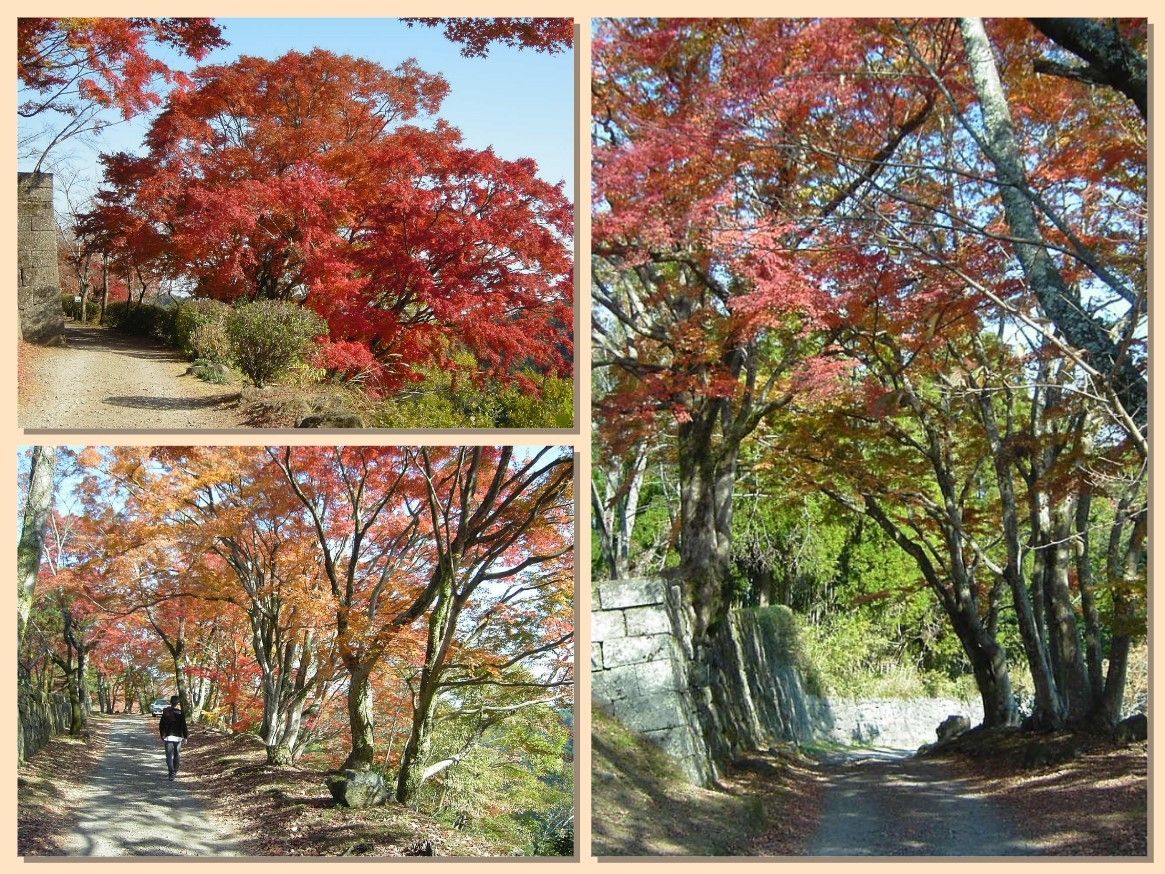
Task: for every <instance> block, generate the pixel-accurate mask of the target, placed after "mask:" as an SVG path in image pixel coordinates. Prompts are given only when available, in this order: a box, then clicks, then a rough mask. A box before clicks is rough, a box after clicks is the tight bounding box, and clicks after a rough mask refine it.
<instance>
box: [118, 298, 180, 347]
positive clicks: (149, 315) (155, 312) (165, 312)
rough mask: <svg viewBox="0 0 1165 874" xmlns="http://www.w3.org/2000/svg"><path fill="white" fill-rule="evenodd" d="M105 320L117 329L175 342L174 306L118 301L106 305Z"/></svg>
mask: <svg viewBox="0 0 1165 874" xmlns="http://www.w3.org/2000/svg"><path fill="white" fill-rule="evenodd" d="M105 322H106V324H108V325H109V326H110V327H111V328H113V329H114V330H117V331H123V332H124V333H126V334H136V335H137V336H139V337H154V338H155V339H158V340H164V341H166V342H168V343H169V342H173V337H174V308H173V307H160V306H154V305H153V304H149V303H142V304H135V303H130V302H128V301H116V302H114V303H111V304H109V305H108V306H106V307H105Z"/></svg>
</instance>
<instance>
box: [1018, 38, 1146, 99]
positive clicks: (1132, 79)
mask: <svg viewBox="0 0 1165 874" xmlns="http://www.w3.org/2000/svg"><path fill="white" fill-rule="evenodd" d="M1030 21H1031V23H1032V24H1033V25H1035V27H1036V29H1037V30H1039V31H1040V33H1042V34H1043V35H1044V36H1046V37H1047V38H1048V39H1050V40H1052V42H1054V43H1056V44H1057V45H1059V46H1061V47H1063V48H1065V49H1067V50H1068V51H1070V52H1072V54H1074V55H1076V56H1077V57H1078V58H1081V59H1082V60H1084V61H1086V62H1087V65H1086V66H1084V67H1070V68H1067V70H1065V71H1063V72H1061V73H1058V75H1065V74H1070V75H1071V78H1075V79H1079V80H1080V81H1084V82H1089V83H1094V84H1098V85H1107V86H1108V87H1110V88H1114V89H1116V90H1117V91H1119V92H1120V93H1121V94H1124V95H1125V96H1126V97H1128V98H1129V100H1131V101H1133V103H1135V104H1136V105H1137V109H1138V111H1140V113H1141V118H1145V119H1147V118H1148V117H1149V64H1148V61H1147V60H1146V59H1145V58H1144V57H1143V56H1141V55H1140V54H1139V53H1138V52H1137V51H1136V50H1135V49H1134V48H1133V47H1132V46H1131V45H1129V43H1128V40H1126V39H1125V38H1124V37H1123V36H1122V35H1121V33H1120V31H1119V30H1117V28H1116V25H1115V23H1111V24H1106V23H1103V22H1101V21H1094V20H1091V19H1087V18H1032V19H1030ZM1049 72H1051V71H1049Z"/></svg>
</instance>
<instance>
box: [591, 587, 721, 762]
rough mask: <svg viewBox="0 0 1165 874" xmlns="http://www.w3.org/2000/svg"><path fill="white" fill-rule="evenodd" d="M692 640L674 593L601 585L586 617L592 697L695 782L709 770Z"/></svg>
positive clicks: (664, 589) (671, 589)
mask: <svg viewBox="0 0 1165 874" xmlns="http://www.w3.org/2000/svg"><path fill="white" fill-rule="evenodd" d="M690 639H691V634H690V633H689V631H688V627H687V617H686V615H685V612H684V610H683V609H682V606H681V601H680V593H679V590H678V588H677V587H674V586H668V585H666V584H665V583H664V581H663V580H659V579H638V580H604V581H601V582H599V583H598V584H597V589H596V591H595V593H594V597H593V603H592V612H591V697H592V699H593V700H594V702H595V704H596V705H597V706H600V707H603V708H604V709H605V710H607V711H608V712H609V713H611V715H612V716H614V717H616V718H617V719H618V720H619V721H620V722H622V723H623V724H625V725H626V726H627V727H628V728H631V729H632V730H634V731H636V732H638V733H639V734H642V735H643V736H645V737H647V738H649V739H651V740H652V741H654V742H655V743H657V744H659V745H660V746H661V747H663V749H664V750H666V751H667V752H668V754H669V755H671V757H672V758H673V759H675V760H676V761H677V762H678V763H679V765H680V767H681V768H683V770H684V773H685V774H687V775H688V777H689V779H691V780H692V782H693V783H699V784H706V783H708V782H710V781H711V780H712V779H713V778H714V776H715V772H714V769H713V767H712V763H711V759H710V756H709V753H708V748H707V747H706V746H705V744H704V740H703V737H702V735H701V732H700V730H699V727H698V726H699V722H698V720H697V718H696V711H695V706H694V704H693V701H692V696H691V691H690V685H691V684H690V677H689V673H688V666H689V664H690V663H691V651H690V649H689V650H688V651H685V646H690V644H688V643H687V642H688V641H689V640H690Z"/></svg>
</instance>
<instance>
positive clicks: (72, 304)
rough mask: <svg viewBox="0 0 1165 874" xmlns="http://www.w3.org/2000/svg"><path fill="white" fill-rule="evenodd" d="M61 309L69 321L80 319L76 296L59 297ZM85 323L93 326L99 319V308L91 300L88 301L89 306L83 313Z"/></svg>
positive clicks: (63, 295)
mask: <svg viewBox="0 0 1165 874" xmlns="http://www.w3.org/2000/svg"><path fill="white" fill-rule="evenodd" d="M61 309H62V310H64V311H65V316H66V317H67V318H70V319H80V318H81V301H79V300H77V299H76V295H72V294H62V295H61ZM85 316H86V321H87V322H88V323H89V324H91V325H95V324H97V322H98V321H99V320H100V318H101V306H100V304H99V303H98V302H97V301H96V300H94V299H93V298H90V299H89V306H88V308H87V311H86V313H85Z"/></svg>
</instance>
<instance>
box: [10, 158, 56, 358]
mask: <svg viewBox="0 0 1165 874" xmlns="http://www.w3.org/2000/svg"><path fill="white" fill-rule="evenodd" d="M16 188H17V222H18V225H17V230H16V253H17V265H16V268H17V269H16V272H17V277H16V279H17V292H16V299H17V305H18V307H19V309H20V320H19V323H18V324H19V329H20V336H21V338H23V339H25V340H28V341H29V342H32V343H45V344H59V343H62V342H63V341H64V333H65V314H64V311H63V310H62V308H61V280H60V273H59V272H58V269H57V222H56V218H55V216H54V215H53V176H52V174H51V173H18V174H17V179H16Z"/></svg>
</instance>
